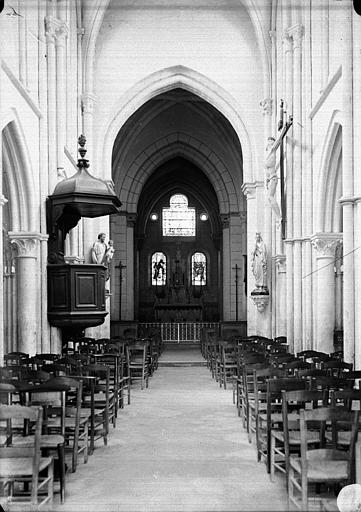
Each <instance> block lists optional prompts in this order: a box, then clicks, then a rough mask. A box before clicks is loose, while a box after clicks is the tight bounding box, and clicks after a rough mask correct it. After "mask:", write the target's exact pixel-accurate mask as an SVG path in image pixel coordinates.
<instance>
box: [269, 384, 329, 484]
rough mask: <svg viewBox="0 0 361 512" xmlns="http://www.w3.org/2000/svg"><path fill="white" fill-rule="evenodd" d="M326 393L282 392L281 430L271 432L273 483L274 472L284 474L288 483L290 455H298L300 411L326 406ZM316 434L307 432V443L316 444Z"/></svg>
mask: <svg viewBox="0 0 361 512" xmlns="http://www.w3.org/2000/svg"><path fill="white" fill-rule="evenodd" d="M327 400H328V392H327V391H326V390H324V391H317V390H312V391H310V390H292V391H285V390H282V428H280V429H272V430H271V445H270V478H271V480H272V481H273V480H274V475H275V472H276V471H280V472H281V473H284V474H286V478H287V482H288V471H289V457H290V453H291V452H292V453H295V452H296V453H300V446H301V433H300V418H299V413H300V410H301V409H305V408H313V409H315V408H317V407H319V406H321V407H322V406H326V405H327ZM318 440H319V436H318V433H317V432H316V433H313V432H312V431H310V432H309V435H308V438H307V442H308V443H310V444H312V443H317V442H318Z"/></svg>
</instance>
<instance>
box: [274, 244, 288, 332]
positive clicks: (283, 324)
mask: <svg viewBox="0 0 361 512" xmlns="http://www.w3.org/2000/svg"><path fill="white" fill-rule="evenodd" d="M274 262H275V267H276V272H277V288H276V298H277V303H276V336H287V293H286V277H287V276H286V256H285V255H284V254H277V255H276V256H275V257H274Z"/></svg>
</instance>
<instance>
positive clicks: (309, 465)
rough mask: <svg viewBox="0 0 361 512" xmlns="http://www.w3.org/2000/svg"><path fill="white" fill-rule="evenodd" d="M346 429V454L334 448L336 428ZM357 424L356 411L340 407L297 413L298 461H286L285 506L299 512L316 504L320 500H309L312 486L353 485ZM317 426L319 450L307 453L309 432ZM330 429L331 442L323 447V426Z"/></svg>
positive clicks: (357, 413)
mask: <svg viewBox="0 0 361 512" xmlns="http://www.w3.org/2000/svg"><path fill="white" fill-rule="evenodd" d="M340 423H341V424H342V425H343V426H344V425H345V423H348V424H349V425H350V430H351V435H350V444H349V446H348V448H347V450H341V449H339V448H338V447H337V434H338V430H339V424H340ZM358 423H359V411H355V412H350V411H348V410H346V409H345V408H343V407H326V408H325V407H322V408H319V409H314V410H310V411H308V410H301V411H300V430H301V457H297V456H295V457H294V456H291V457H290V459H289V475H288V497H289V505H290V506H291V505H294V506H296V507H297V508H298V509H300V510H310V508H311V501H313V500H317V501H320V496H319V495H318V496H315V495H313V496H311V487H312V485H313V484H318V485H320V484H327V485H330V486H332V485H342V484H350V483H352V482H353V481H354V478H355V470H354V458H355V443H356V437H357V430H358ZM315 424H317V425H318V432H319V446H320V448H315V449H310V446H309V443H308V441H307V439H308V432H309V428H312V430H313V431H314V430H315V428H316V427H315ZM327 424H328V425H330V427H331V430H332V432H333V435H332V438H333V441H332V443H331V444H330V445H327V444H326V440H325V432H326V425H327Z"/></svg>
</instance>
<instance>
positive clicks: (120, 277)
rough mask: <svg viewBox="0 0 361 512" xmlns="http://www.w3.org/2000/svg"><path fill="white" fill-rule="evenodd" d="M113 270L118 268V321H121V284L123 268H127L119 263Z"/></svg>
mask: <svg viewBox="0 0 361 512" xmlns="http://www.w3.org/2000/svg"><path fill="white" fill-rule="evenodd" d="M115 268H119V320H121V319H122V282H123V268H127V266H126V265H122V262H121V261H119V265H117V266H116V267H115Z"/></svg>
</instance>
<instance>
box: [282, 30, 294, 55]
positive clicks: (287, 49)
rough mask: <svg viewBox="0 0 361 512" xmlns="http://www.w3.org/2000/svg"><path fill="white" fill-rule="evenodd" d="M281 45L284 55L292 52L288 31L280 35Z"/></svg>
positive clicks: (291, 42) (291, 41)
mask: <svg viewBox="0 0 361 512" xmlns="http://www.w3.org/2000/svg"><path fill="white" fill-rule="evenodd" d="M282 45H283V51H284V52H285V53H289V52H291V51H292V48H293V40H292V37H291V36H290V34H289V32H288V30H285V31H284V32H283V34H282Z"/></svg>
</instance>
